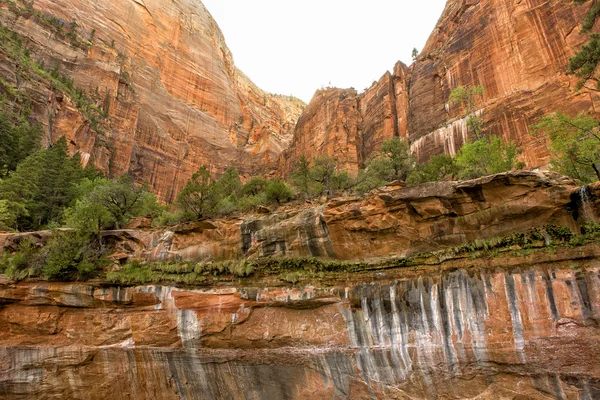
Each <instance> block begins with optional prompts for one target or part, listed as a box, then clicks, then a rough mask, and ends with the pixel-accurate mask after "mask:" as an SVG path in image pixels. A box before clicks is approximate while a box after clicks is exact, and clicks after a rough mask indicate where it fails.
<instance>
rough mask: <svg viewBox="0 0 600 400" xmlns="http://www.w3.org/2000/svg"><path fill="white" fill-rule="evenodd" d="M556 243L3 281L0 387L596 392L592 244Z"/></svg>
mask: <svg viewBox="0 0 600 400" xmlns="http://www.w3.org/2000/svg"><path fill="white" fill-rule="evenodd" d="M565 251H566V252H565V253H563V252H562V250H561V251H560V252H559V253H557V254H556V255H554V256H552V255H548V254H545V255H544V257H533V259H530V261H529V262H524V259H522V258H521V259H516V260H515V259H513V260H512V261H513V263H516V264H513V265H510V260H509V258H504V259H502V260H498V259H497V260H495V261H494V262H493V264H492V265H490V264H489V263H488V262H483V261H482V260H471V261H468V260H467V261H468V262H467V263H465V262H464V261H461V262H460V263H453V262H452V261H448V262H446V263H445V264H444V265H443V266H442V268H441V269H438V267H436V268H434V269H427V268H424V269H421V270H419V271H418V276H414V275H415V272H414V271H405V270H402V269H400V270H388V271H385V272H379V273H378V274H377V275H363V276H354V277H348V276H347V275H345V276H344V280H345V282H344V283H341V284H337V285H334V286H333V287H328V288H322V287H318V286H316V287H315V286H304V287H296V288H292V287H275V288H265V287H262V286H260V287H258V288H257V287H253V286H251V287H244V286H241V287H236V286H231V287H220V288H206V289H202V290H193V289H184V288H176V287H165V286H141V287H118V286H110V285H97V284H61V283H22V284H10V283H3V284H1V285H0V329H1V331H2V332H4V334H3V335H1V336H0V363H1V364H2V365H3V368H2V369H1V370H0V396H1V397H2V398H3V399H21V398H33V397H35V398H39V399H55V398H56V399H58V398H73V399H79V398H81V399H83V398H86V399H105V398H109V397H110V398H118V399H127V398H135V399H156V398H160V399H209V398H210V399H254V398H261V399H309V398H330V399H404V398H411V399H430V398H456V399H458V398H461V399H470V398H472V399H475V398H495V399H514V398H515V396H520V397H521V398H528V399H540V400H541V399H564V398H569V399H582V400H592V399H595V398H597V397H598V396H599V395H600V369H599V364H598V362H597V361H598V359H599V357H600V346H598V343H599V341H600V330H599V323H598V322H599V320H600V264H599V258H598V256H599V255H600V252H599V251H598V247H597V246H596V247H590V246H588V247H587V248H586V249H585V253H586V255H585V256H584V255H583V254H582V252H581V251H579V250H565ZM544 258H545V260H544ZM561 259H562V261H561ZM544 261H545V262H544ZM503 263H504V265H506V267H501V266H500V265H502V264H503ZM361 279H365V280H368V282H369V283H361ZM363 282H366V281H363Z"/></svg>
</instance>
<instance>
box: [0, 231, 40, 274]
mask: <svg viewBox="0 0 600 400" xmlns="http://www.w3.org/2000/svg"><path fill="white" fill-rule="evenodd" d="M36 254H37V248H36V247H35V245H34V244H33V242H32V241H31V240H29V239H28V238H26V239H24V240H22V241H21V243H19V247H18V249H17V251H16V252H15V253H13V254H7V253H5V254H4V256H3V257H2V262H0V270H1V271H3V272H4V273H5V274H6V275H7V276H8V277H9V278H11V279H15V280H22V279H25V278H27V277H29V276H35V275H36V271H35V269H36V266H35V261H36Z"/></svg>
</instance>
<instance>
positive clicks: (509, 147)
mask: <svg viewBox="0 0 600 400" xmlns="http://www.w3.org/2000/svg"><path fill="white" fill-rule="evenodd" d="M519 153H520V150H519V149H518V148H517V146H516V145H515V144H514V143H508V144H504V143H503V142H502V139H501V138H499V137H497V136H492V137H489V136H484V137H481V138H479V139H477V140H475V141H474V142H470V143H467V144H465V145H464V146H463V147H462V148H461V149H460V150H459V151H458V153H457V154H456V157H455V159H454V161H455V163H456V167H457V169H458V178H459V179H474V178H478V177H481V176H486V175H492V174H497V173H500V172H506V171H510V170H513V169H518V168H522V167H523V165H522V164H521V163H519V162H518V155H519Z"/></svg>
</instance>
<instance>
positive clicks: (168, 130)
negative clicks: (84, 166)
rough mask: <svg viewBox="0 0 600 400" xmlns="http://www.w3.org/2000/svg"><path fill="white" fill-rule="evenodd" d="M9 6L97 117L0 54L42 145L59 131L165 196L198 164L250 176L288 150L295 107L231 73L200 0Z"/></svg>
mask: <svg viewBox="0 0 600 400" xmlns="http://www.w3.org/2000/svg"><path fill="white" fill-rule="evenodd" d="M17 3H18V5H19V7H16V8H15V7H12V6H9V5H8V3H6V2H2V3H1V7H0V23H1V24H2V25H3V26H6V27H8V28H9V29H11V30H12V31H14V32H17V33H18V34H19V35H20V37H21V41H22V42H23V45H24V46H25V47H26V48H27V49H28V52H29V54H30V56H31V58H32V59H33V60H35V61H38V62H42V61H43V63H44V64H45V65H46V66H47V68H48V69H50V68H57V69H58V70H59V72H60V73H61V74H64V75H65V76H67V77H68V78H69V79H72V80H73V81H74V85H75V86H76V87H77V88H79V89H82V90H84V91H85V93H86V94H87V95H88V97H89V98H90V99H91V100H92V101H93V102H95V103H96V104H98V105H99V106H100V107H101V108H102V109H103V110H104V112H106V117H105V118H102V121H100V124H99V125H100V126H98V127H95V126H92V124H91V123H90V120H89V118H88V116H86V114H85V113H82V112H81V110H80V108H79V107H77V104H76V103H77V102H76V101H75V99H72V98H70V97H69V96H67V95H65V93H64V91H61V90H60V87H58V88H54V87H53V85H50V84H48V82H44V81H43V80H40V79H35V77H30V79H23V74H21V73H20V71H19V69H18V65H16V64H15V63H14V62H13V61H12V60H11V58H10V57H9V56H8V54H6V53H2V52H0V71H1V75H2V79H3V82H5V83H7V84H8V85H10V86H12V87H13V88H14V89H16V90H17V91H18V92H19V93H21V95H22V96H25V97H26V98H27V99H28V100H29V102H30V103H31V109H32V119H34V120H36V121H39V122H41V123H42V124H43V125H44V128H45V131H46V135H45V138H44V140H45V143H49V142H54V141H56V140H57V139H58V138H59V137H61V136H66V137H67V138H68V140H69V142H70V144H71V148H72V150H73V151H76V150H77V151H80V152H81V153H82V154H83V159H84V161H86V162H87V161H88V160H91V162H93V163H94V164H95V165H96V166H98V167H100V168H101V169H103V170H104V171H107V172H109V173H110V174H112V175H120V174H123V173H125V172H129V173H131V174H132V175H134V176H135V178H136V179H137V180H138V181H139V182H142V181H147V182H149V183H150V186H151V187H152V189H153V191H154V192H155V193H156V194H157V195H158V196H159V197H160V198H161V199H162V200H166V201H170V200H172V199H173V198H174V196H175V195H176V194H177V193H178V191H179V190H180V189H181V188H182V186H183V185H184V184H185V182H186V181H187V179H188V178H189V177H190V176H191V175H192V173H193V172H195V171H196V170H197V169H198V168H199V167H200V166H201V165H203V164H206V165H209V166H210V167H211V170H212V172H213V173H214V174H216V175H218V174H219V173H220V172H222V171H223V170H224V169H225V168H226V167H228V166H234V167H236V168H238V169H239V170H240V172H241V173H242V174H243V175H250V174H258V173H260V172H264V171H271V170H272V169H273V165H274V162H275V160H276V158H277V156H278V155H279V154H280V153H281V151H282V150H283V149H284V148H286V147H287V146H288V144H289V142H290V140H291V137H292V131H293V128H294V126H295V123H296V120H297V119H298V117H299V115H300V113H301V112H302V109H303V107H304V104H303V103H302V102H301V101H300V100H297V99H294V98H291V97H284V96H276V95H272V94H269V93H265V92H263V91H262V90H260V89H259V88H257V87H256V86H255V85H254V84H253V83H252V82H251V81H250V80H249V79H248V78H247V77H246V76H245V75H244V74H243V73H241V72H240V71H239V70H237V69H236V67H235V65H234V62H233V57H232V55H231V52H230V51H229V49H228V48H227V46H226V44H225V40H224V38H223V35H222V33H221V31H220V30H219V27H218V26H217V24H216V23H215V21H214V20H213V19H212V17H211V16H210V14H209V12H208V11H207V10H206V8H205V7H204V5H203V4H202V3H201V2H199V1H188V0H177V1H174V2H173V1H170V2H168V3H165V2H164V1H158V0H144V1H138V0H102V1H99V2H98V1H96V2H86V1H77V0H75V1H73V0H59V1H46V0H40V1H36V2H35V4H34V10H33V11H32V10H31V9H28V8H27V7H26V6H25V3H20V2H17ZM15 10H17V11H16V12H15ZM35 10H37V11H39V12H41V14H39V15H40V16H39V17H37V16H36V14H35ZM43 18H46V20H44V19H43ZM50 18H55V19H54V20H52V21H53V22H52V23H48V21H49V20H50ZM44 21H45V22H44ZM71 21H75V22H76V24H77V25H76V27H75V28H74V29H71V28H68V26H69V25H70V22H71ZM42 22H44V23H42ZM52 24H54V25H52ZM60 24H64V26H65V27H64V28H61V29H57V28H56V26H57V25H60ZM61 32H62V33H61ZM71 36H73V37H75V39H71ZM73 42H76V43H78V44H79V45H74V44H73Z"/></svg>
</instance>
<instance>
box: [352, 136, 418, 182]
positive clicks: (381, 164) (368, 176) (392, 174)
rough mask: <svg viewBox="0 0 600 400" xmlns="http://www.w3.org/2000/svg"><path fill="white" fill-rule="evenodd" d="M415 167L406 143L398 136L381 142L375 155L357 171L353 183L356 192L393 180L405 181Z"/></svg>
mask: <svg viewBox="0 0 600 400" xmlns="http://www.w3.org/2000/svg"><path fill="white" fill-rule="evenodd" d="M415 167H416V160H415V157H414V156H413V155H412V154H411V152H410V149H409V146H408V143H407V142H406V141H405V140H403V139H400V138H399V137H393V138H391V139H388V140H386V141H384V142H383V144H382V145H381V148H380V150H379V151H378V152H377V153H376V155H375V157H373V158H372V159H370V160H369V161H367V164H366V166H365V169H364V170H361V171H359V173H358V176H357V179H356V181H355V183H354V185H353V191H354V192H356V193H365V192H368V191H369V190H372V189H374V188H376V187H379V186H382V185H385V184H388V183H390V182H393V181H406V179H407V178H408V176H409V175H410V174H411V173H412V171H413V170H414V169H415Z"/></svg>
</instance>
